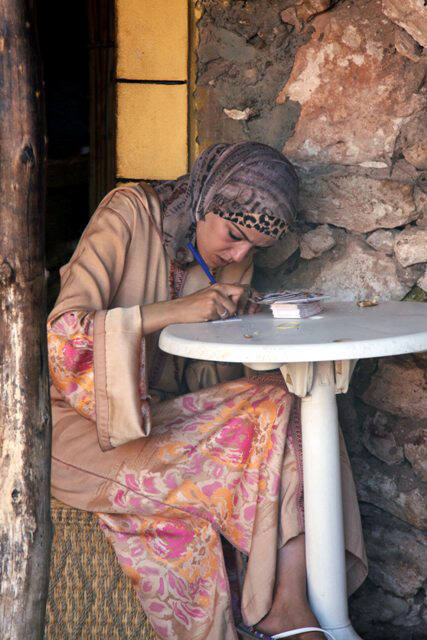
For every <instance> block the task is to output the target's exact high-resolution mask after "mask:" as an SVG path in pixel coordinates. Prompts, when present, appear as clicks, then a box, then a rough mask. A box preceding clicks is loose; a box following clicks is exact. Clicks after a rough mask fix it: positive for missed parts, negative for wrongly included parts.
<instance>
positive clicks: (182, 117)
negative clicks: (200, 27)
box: [116, 0, 194, 180]
mask: <svg viewBox="0 0 427 640" xmlns="http://www.w3.org/2000/svg"><path fill="white" fill-rule="evenodd" d="M193 1H194V0H116V29H117V32H116V43H117V68H116V77H117V81H118V82H117V145H116V165H117V177H118V178H119V179H121V180H123V179H129V178H130V179H148V180H149V179H170V178H175V177H177V176H179V175H182V174H183V173H186V171H187V170H188V163H189V149H188V137H189V136H188V120H189V117H188V102H189V99H188V98H189V94H188V91H189V89H188V87H189V82H190V80H189V77H188V67H189V64H188V51H189V38H190V35H189V26H188V25H189V6H190V7H191V9H193ZM190 24H191V22H190ZM129 81H132V82H129ZM164 81H169V82H171V81H172V82H175V83H177V84H166V83H164ZM178 83H179V84H178Z"/></svg>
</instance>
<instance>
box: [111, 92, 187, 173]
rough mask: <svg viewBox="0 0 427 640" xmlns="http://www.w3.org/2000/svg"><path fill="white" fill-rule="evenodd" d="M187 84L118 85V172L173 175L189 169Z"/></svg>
mask: <svg viewBox="0 0 427 640" xmlns="http://www.w3.org/2000/svg"><path fill="white" fill-rule="evenodd" d="M187 161H188V151H187V86H186V85H158V84H122V83H120V84H119V85H118V87H117V173H118V176H120V177H125V178H142V179H146V180H150V179H158V180H160V179H170V178H174V177H177V176H179V175H182V174H183V173H185V172H186V171H187Z"/></svg>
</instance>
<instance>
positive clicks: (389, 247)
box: [366, 229, 396, 256]
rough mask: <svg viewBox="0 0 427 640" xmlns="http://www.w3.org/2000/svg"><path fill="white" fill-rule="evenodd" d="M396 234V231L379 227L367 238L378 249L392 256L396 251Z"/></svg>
mask: <svg viewBox="0 0 427 640" xmlns="http://www.w3.org/2000/svg"><path fill="white" fill-rule="evenodd" d="M395 235H396V232H395V231H388V230H387V231H386V230H385V229H377V231H374V232H373V233H371V234H370V235H369V236H368V237H367V238H366V242H367V243H368V244H369V245H370V246H371V247H373V248H374V249H376V250H377V251H383V252H384V253H386V254H387V255H388V256H392V255H393V253H394V236H395Z"/></svg>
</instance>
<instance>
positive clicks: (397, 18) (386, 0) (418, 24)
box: [382, 0, 427, 47]
mask: <svg viewBox="0 0 427 640" xmlns="http://www.w3.org/2000/svg"><path fill="white" fill-rule="evenodd" d="M382 9H383V12H384V14H385V15H386V16H387V17H388V18H390V20H393V22H395V23H396V24H398V25H399V26H400V27H402V28H403V29H405V31H407V32H408V33H410V34H411V36H412V37H413V38H415V40H416V41H417V42H419V43H420V44H421V45H422V46H423V47H427V12H426V6H425V2H424V0H405V2H401V1H400V0H382Z"/></svg>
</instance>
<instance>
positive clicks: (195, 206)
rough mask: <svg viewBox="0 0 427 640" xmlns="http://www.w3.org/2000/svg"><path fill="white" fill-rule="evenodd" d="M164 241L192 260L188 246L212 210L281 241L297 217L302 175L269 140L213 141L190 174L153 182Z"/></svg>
mask: <svg viewBox="0 0 427 640" xmlns="http://www.w3.org/2000/svg"><path fill="white" fill-rule="evenodd" d="M154 189H155V191H156V193H157V195H158V197H159V200H160V205H161V209H162V224H163V241H164V245H165V249H166V251H167V252H168V254H169V256H170V258H171V259H172V260H176V261H177V262H179V263H180V264H182V265H185V264H186V263H189V262H192V260H193V257H192V255H191V253H190V252H189V251H188V249H186V245H187V243H188V242H189V241H193V240H194V236H195V230H196V222H197V221H198V220H203V218H204V217H205V215H206V214H207V213H209V212H213V213H216V214H217V215H220V216H221V217H223V218H226V219H228V220H231V221H233V222H236V223H237V224H241V225H243V226H245V227H248V228H255V229H256V230H257V231H260V232H261V233H265V234H266V235H269V236H271V237H273V238H275V239H279V238H280V237H282V236H283V234H284V233H286V231H287V230H288V229H289V228H291V227H292V226H293V225H294V223H295V219H296V209H297V197H298V178H297V175H296V172H295V169H294V168H293V166H292V165H291V163H290V162H289V160H287V158H285V156H284V155H283V154H282V153H280V152H279V151H277V150H276V149H273V148H272V147H269V146H267V145H265V144H261V143H258V142H239V143H236V144H225V143H221V144H214V145H212V146H211V147H209V148H208V149H206V150H205V151H203V153H201V155H200V156H199V157H198V159H197V160H196V162H195V163H194V166H193V168H192V170H191V172H190V173H189V174H187V175H184V176H181V177H180V178H178V179H177V180H170V181H167V182H163V183H162V184H156V185H154Z"/></svg>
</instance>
